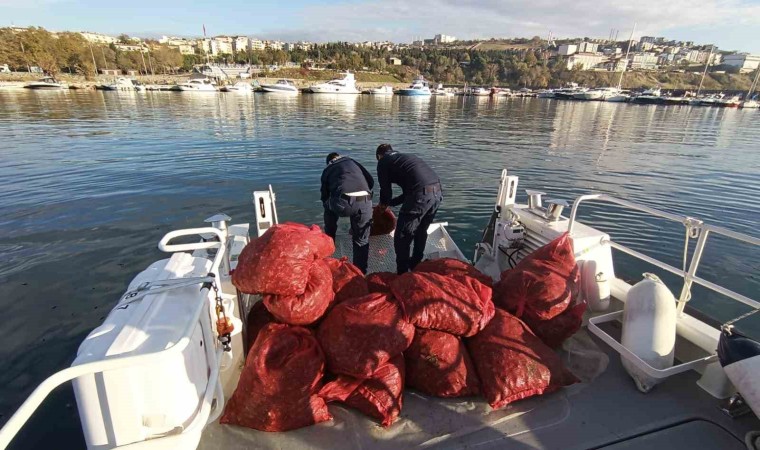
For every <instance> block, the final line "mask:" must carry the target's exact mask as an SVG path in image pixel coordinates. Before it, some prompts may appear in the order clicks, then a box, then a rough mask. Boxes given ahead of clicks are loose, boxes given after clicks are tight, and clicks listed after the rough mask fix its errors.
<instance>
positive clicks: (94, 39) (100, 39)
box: [79, 31, 118, 44]
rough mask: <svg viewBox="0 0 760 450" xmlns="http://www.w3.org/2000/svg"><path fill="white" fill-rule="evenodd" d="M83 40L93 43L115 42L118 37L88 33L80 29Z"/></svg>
mask: <svg viewBox="0 0 760 450" xmlns="http://www.w3.org/2000/svg"><path fill="white" fill-rule="evenodd" d="M79 34H81V35H82V37H83V38H84V40H86V41H87V42H90V43H93V44H115V43H116V41H118V39H116V38H115V37H113V36H108V35H106V34H101V33H90V32H89V31H80V32H79Z"/></svg>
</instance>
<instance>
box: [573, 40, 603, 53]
mask: <svg viewBox="0 0 760 450" xmlns="http://www.w3.org/2000/svg"><path fill="white" fill-rule="evenodd" d="M598 50H599V44H597V43H594V42H587V41H583V42H581V43H580V44H578V53H596V52H597V51H598Z"/></svg>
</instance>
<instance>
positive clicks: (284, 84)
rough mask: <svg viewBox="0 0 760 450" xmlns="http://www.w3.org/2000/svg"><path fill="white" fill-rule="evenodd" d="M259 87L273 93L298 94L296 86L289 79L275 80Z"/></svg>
mask: <svg viewBox="0 0 760 450" xmlns="http://www.w3.org/2000/svg"><path fill="white" fill-rule="evenodd" d="M261 89H262V90H263V91H264V92H270V93H273V94H298V87H296V84H295V83H294V82H293V81H291V80H286V79H282V80H277V82H276V83H274V84H262V85H261Z"/></svg>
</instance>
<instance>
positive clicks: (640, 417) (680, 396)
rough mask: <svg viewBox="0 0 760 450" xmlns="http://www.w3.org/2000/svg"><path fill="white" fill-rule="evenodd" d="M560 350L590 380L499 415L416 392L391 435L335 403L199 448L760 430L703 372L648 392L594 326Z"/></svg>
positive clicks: (378, 245) (614, 326)
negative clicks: (737, 413) (726, 407)
mask: <svg viewBox="0 0 760 450" xmlns="http://www.w3.org/2000/svg"><path fill="white" fill-rule="evenodd" d="M240 231H242V230H240ZM428 231H429V234H430V237H429V239H428V243H427V248H426V251H425V255H426V258H437V257H444V256H450V257H456V258H461V259H464V257H463V255H462V254H461V251H460V250H459V249H458V248H457V247H456V245H455V244H454V243H453V241H452V240H451V238H450V237H449V235H448V233H447V232H446V230H445V228H443V227H441V226H440V224H433V225H432V226H431V227H430V229H429V230H428ZM233 253H234V250H233ZM335 256H336V257H340V256H348V257H349V258H350V256H351V239H350V237H349V236H348V235H347V234H345V233H341V234H339V237H338V239H337V240H336V254H335ZM369 271H370V272H376V271H391V272H393V271H395V253H394V252H393V239H392V236H390V235H385V236H375V237H372V238H370V261H369ZM617 306H618V307H619V306H620V304H618V305H617ZM604 326H605V329H606V331H607V332H608V333H609V334H610V335H613V336H616V335H619V324H618V323H617V322H614V323H609V324H605V325H604ZM561 353H562V357H563V360H564V361H565V364H566V365H567V367H568V368H570V369H571V370H572V371H573V373H575V374H576V376H578V377H579V378H580V379H581V380H583V382H582V383H580V384H576V385H573V386H570V387H568V388H564V389H562V390H560V391H558V392H555V393H552V394H548V395H544V396H540V397H533V398H529V399H525V400H522V401H519V402H516V403H513V404H511V405H509V406H507V407H505V408H502V409H500V410H495V411H494V410H492V409H491V408H490V407H489V406H488V404H487V403H486V402H485V401H484V400H483V399H482V398H464V399H437V398H432V397H428V396H425V395H422V394H419V393H417V392H415V391H412V390H408V389H407V390H405V392H404V398H403V401H404V403H403V409H402V412H401V415H400V418H399V420H398V422H396V423H395V424H394V425H392V426H391V427H389V428H387V429H384V428H382V427H380V426H379V425H378V424H377V423H376V422H375V421H374V420H372V419H370V418H368V417H365V416H363V415H362V414H360V413H358V412H355V411H352V410H351V409H348V408H345V407H343V406H341V405H340V404H336V403H333V404H330V406H329V408H330V411H331V413H332V414H333V416H334V419H333V420H332V421H329V422H325V423H321V424H317V425H314V426H310V427H306V428H302V429H299V430H294V431H289V432H284V433H267V432H262V431H257V430H251V429H247V428H242V427H237V426H230V425H219V424H218V423H213V424H211V425H209V426H208V427H207V428H206V429H205V431H204V433H203V436H202V439H201V442H200V445H199V447H198V448H199V449H203V450H221V449H242V448H245V449H288V450H290V449H294V450H295V449H334V450H342V449H373V450H375V449H389V450H399V449H406V448H436V449H449V448H478V449H481V448H499V449H528V448H547V449H563V450H564V449H588V448H615V449H620V448H626V449H659V448H667V449H676V450H677V449H689V450H691V449H697V448H699V449H712V448H715V449H728V450H730V449H736V450H741V449H745V448H746V447H745V446H744V444H743V439H744V436H745V434H746V433H747V432H748V431H751V430H758V429H760V421H758V419H757V418H756V417H755V416H754V415H753V414H751V413H750V414H748V415H746V416H743V417H741V418H738V419H732V418H730V417H728V416H727V415H726V414H724V413H723V412H722V411H720V409H719V404H720V400H717V399H715V398H713V397H712V396H710V395H709V394H708V393H706V392H705V391H703V390H702V389H701V388H699V387H698V385H697V384H696V382H697V380H698V379H699V377H700V375H699V374H698V373H696V372H694V371H689V372H685V373H682V374H679V375H676V376H673V377H670V378H668V379H666V380H665V381H664V382H663V383H662V384H660V385H658V386H657V387H656V388H655V389H654V390H653V391H652V392H650V393H648V394H642V393H640V392H639V391H638V390H637V389H636V386H635V384H634V383H633V381H632V379H631V378H630V377H629V376H628V374H627V373H626V372H625V370H624V369H623V367H622V364H621V363H620V356H619V355H618V354H617V353H616V352H615V351H614V350H612V349H611V348H609V347H608V346H607V345H606V344H604V343H603V342H602V341H600V340H598V339H597V338H595V337H592V336H591V334H590V333H588V332H587V331H586V330H585V329H583V330H581V331H580V332H579V333H577V334H576V335H575V336H574V337H573V338H571V339H570V340H568V341H567V342H566V344H565V348H564V349H563V350H562V352H561ZM231 378H232V379H236V378H237V374H235V375H234V376H232V377H231ZM235 384H236V383H235ZM228 389H229V387H228V388H227V389H225V391H227V390H228Z"/></svg>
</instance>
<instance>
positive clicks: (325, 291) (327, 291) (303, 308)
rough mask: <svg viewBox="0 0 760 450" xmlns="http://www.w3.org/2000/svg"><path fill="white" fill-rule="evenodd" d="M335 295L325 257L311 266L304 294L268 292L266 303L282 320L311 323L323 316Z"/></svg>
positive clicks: (296, 323)
mask: <svg viewBox="0 0 760 450" xmlns="http://www.w3.org/2000/svg"><path fill="white" fill-rule="evenodd" d="M334 296H335V294H334V293H333V281H332V274H331V273H330V267H329V266H328V264H327V262H326V261H325V260H324V259H319V260H317V261H315V262H314V264H312V266H311V270H310V271H309V281H308V283H306V290H305V291H304V293H303V294H301V295H272V294H266V295H264V305H266V307H267V309H268V310H269V312H270V313H272V315H273V316H274V317H275V318H276V319H277V320H279V321H280V322H283V323H287V324H290V325H309V324H312V323H314V322H316V321H317V320H319V318H320V317H322V315H323V314H324V313H325V311H327V308H328V307H329V306H330V303H332V301H333V297H334Z"/></svg>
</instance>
